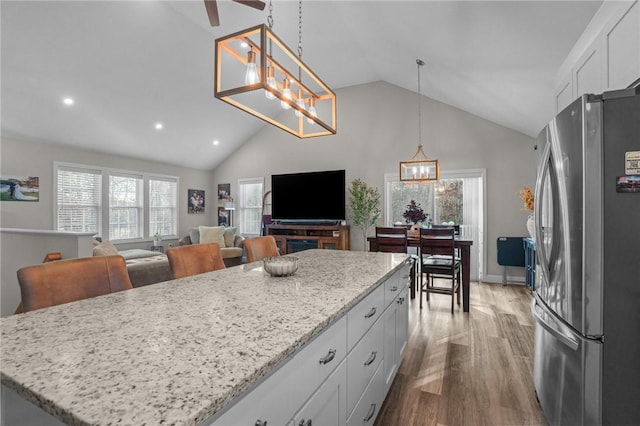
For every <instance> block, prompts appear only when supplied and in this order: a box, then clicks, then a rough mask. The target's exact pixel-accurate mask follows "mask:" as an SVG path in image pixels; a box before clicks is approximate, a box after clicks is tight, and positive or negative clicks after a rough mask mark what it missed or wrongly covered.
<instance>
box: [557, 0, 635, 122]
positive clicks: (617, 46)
mask: <svg viewBox="0 0 640 426" xmlns="http://www.w3.org/2000/svg"><path fill="white" fill-rule="evenodd" d="M561 70H562V71H561V72H560V74H559V75H558V78H557V79H556V83H555V89H554V95H555V107H556V113H557V112H560V111H561V110H563V109H564V108H565V107H566V106H567V105H569V104H570V103H571V102H573V101H574V100H575V99H577V98H579V97H580V96H582V95H583V94H585V93H595V94H598V93H602V92H604V91H608V90H618V89H624V88H626V87H628V86H629V85H631V84H633V83H634V82H635V81H637V80H638V79H640V3H639V1H638V0H636V1H620V2H604V3H603V4H602V6H601V7H600V10H598V12H597V13H596V15H595V17H594V19H593V20H592V21H591V23H590V24H589V26H587V29H586V30H585V32H584V33H583V34H582V36H581V37H580V39H579V40H578V43H576V45H575V46H574V48H573V50H572V51H571V54H570V55H569V56H568V57H567V59H566V60H565V63H564V64H563V66H562V67H561Z"/></svg>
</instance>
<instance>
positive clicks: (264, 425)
mask: <svg viewBox="0 0 640 426" xmlns="http://www.w3.org/2000/svg"><path fill="white" fill-rule="evenodd" d="M254 426H267V421H266V420H265V421H262V420H260V419H258V420H256V423H255V425H254Z"/></svg>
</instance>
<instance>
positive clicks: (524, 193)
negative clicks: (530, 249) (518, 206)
mask: <svg viewBox="0 0 640 426" xmlns="http://www.w3.org/2000/svg"><path fill="white" fill-rule="evenodd" d="M518 194H520V199H521V200H522V201H524V206H523V208H522V210H526V211H528V212H529V216H528V217H527V232H529V236H530V237H531V238H532V239H533V240H535V239H536V226H535V220H534V216H533V206H534V200H535V199H534V196H533V193H532V192H531V187H529V186H525V187H524V188H523V189H520V190H518Z"/></svg>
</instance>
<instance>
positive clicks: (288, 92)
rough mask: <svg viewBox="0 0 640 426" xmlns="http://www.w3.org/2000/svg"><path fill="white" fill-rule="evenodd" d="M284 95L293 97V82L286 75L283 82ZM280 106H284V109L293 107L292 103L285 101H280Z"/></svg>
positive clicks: (288, 97) (289, 97)
mask: <svg viewBox="0 0 640 426" xmlns="http://www.w3.org/2000/svg"><path fill="white" fill-rule="evenodd" d="M282 96H284V97H285V98H287V99H292V97H291V82H290V81H289V79H288V78H287V77H285V78H284V81H283V82H282ZM280 106H281V107H282V108H284V109H290V108H291V105H289V104H288V103H286V102H285V101H280Z"/></svg>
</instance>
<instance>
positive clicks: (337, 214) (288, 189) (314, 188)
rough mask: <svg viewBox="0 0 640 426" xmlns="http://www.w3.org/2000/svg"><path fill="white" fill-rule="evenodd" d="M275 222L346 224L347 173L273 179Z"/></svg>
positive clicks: (272, 200)
mask: <svg viewBox="0 0 640 426" xmlns="http://www.w3.org/2000/svg"><path fill="white" fill-rule="evenodd" d="M271 203H272V205H271V209H272V210H271V212H272V218H273V220H276V221H281V222H284V221H286V222H290V223H291V222H301V223H310V222H329V221H334V222H335V221H341V220H345V218H346V216H345V205H346V203H345V171H344V170H330V171H323V172H307V173H290V174H281V175H272V176H271Z"/></svg>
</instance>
